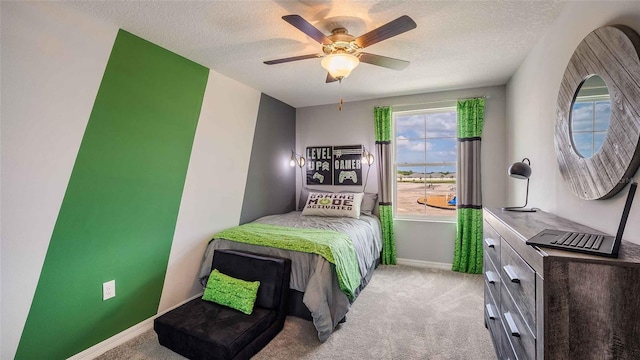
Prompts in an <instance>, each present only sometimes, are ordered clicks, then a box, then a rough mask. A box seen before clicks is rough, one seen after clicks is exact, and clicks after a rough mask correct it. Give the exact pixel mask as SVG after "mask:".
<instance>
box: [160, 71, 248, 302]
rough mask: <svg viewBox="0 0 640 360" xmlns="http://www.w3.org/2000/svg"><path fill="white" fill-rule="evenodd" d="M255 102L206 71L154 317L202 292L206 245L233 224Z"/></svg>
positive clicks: (243, 180) (242, 90)
mask: <svg viewBox="0 0 640 360" xmlns="http://www.w3.org/2000/svg"><path fill="white" fill-rule="evenodd" d="M259 103H260V92H259V91H257V90H255V89H253V88H250V87H248V86H246V85H244V84H241V83H239V82H237V81H235V80H232V79H230V78H228V77H225V76H223V75H220V74H218V73H216V72H214V71H210V72H209V80H208V81H207V89H206V90H205V94H204V99H203V102H202V111H201V113H200V119H199V120H198V128H197V129H196V136H195V139H194V141H193V150H192V153H191V159H190V160H189V169H188V171H187V177H186V180H185V184H184V191H183V193H182V201H181V202H180V210H179V213H178V221H177V223H176V230H175V234H174V237H173V243H172V245H171V254H170V256H169V264H168V267H167V275H166V277H165V281H164V287H163V288H162V297H161V299H160V306H159V309H158V311H159V312H162V311H164V310H166V309H168V308H170V307H172V306H174V305H175V304H178V303H180V302H181V301H183V300H185V299H188V298H190V297H192V296H193V295H195V294H197V293H198V292H201V291H202V286H201V285H200V283H199V282H198V281H197V280H196V279H197V274H198V271H199V270H200V262H201V260H202V255H203V254H204V250H205V247H206V245H207V242H208V241H209V240H210V239H211V235H213V234H214V233H216V232H218V231H221V230H223V229H225V228H228V227H231V226H236V225H238V222H239V220H240V212H241V210H242V199H243V198H244V191H245V185H246V182H247V178H246V176H242V175H240V174H247V172H248V171H249V159H250V157H251V144H252V143H253V133H254V129H255V126H256V119H257V116H258V105H259ZM229 119H233V121H230V120H229ZM221 154H224V155H222V156H221ZM224 174H239V175H238V176H225V175H224ZM223 189H224V190H223Z"/></svg>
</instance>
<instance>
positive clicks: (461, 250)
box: [452, 98, 484, 274]
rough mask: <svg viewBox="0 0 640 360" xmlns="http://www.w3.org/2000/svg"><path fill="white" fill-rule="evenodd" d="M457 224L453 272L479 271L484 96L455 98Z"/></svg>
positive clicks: (480, 260) (480, 265) (480, 266)
mask: <svg viewBox="0 0 640 360" xmlns="http://www.w3.org/2000/svg"><path fill="white" fill-rule="evenodd" d="M457 110H458V165H457V173H458V174H457V176H458V186H457V187H458V191H457V194H456V196H457V200H456V202H457V208H458V227H457V234H456V243H455V249H454V254H453V266H452V270H453V271H460V272H466V273H472V274H481V273H482V192H481V188H482V186H481V185H482V184H481V181H480V180H481V179H480V148H481V146H480V145H481V138H482V125H483V123H484V98H475V99H466V100H460V101H458V106H457Z"/></svg>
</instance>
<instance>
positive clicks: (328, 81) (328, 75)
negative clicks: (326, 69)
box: [325, 73, 338, 84]
mask: <svg viewBox="0 0 640 360" xmlns="http://www.w3.org/2000/svg"><path fill="white" fill-rule="evenodd" d="M334 81H338V79H336V78H334V77H333V76H331V74H330V73H327V80H326V81H325V83H327V84H328V83H332V82H334Z"/></svg>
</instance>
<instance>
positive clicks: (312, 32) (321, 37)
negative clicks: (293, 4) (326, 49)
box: [282, 15, 333, 45]
mask: <svg viewBox="0 0 640 360" xmlns="http://www.w3.org/2000/svg"><path fill="white" fill-rule="evenodd" d="M282 19H283V20H284V21H286V22H288V23H289V24H291V25H293V26H295V27H296V28H297V29H298V30H300V31H302V32H303V33H305V34H307V35H308V36H309V37H310V38H312V39H313V40H315V41H317V42H319V43H320V44H322V45H331V44H332V43H333V41H331V39H329V38H328V37H327V36H326V35H325V34H323V33H322V31H320V30H318V29H317V28H316V27H315V26H313V25H311V24H310V23H309V22H308V21H307V20H305V19H303V18H302V16H300V15H285V16H283V17H282Z"/></svg>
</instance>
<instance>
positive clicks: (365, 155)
mask: <svg viewBox="0 0 640 360" xmlns="http://www.w3.org/2000/svg"><path fill="white" fill-rule="evenodd" d="M373 159H374V158H373V154H372V153H370V152H369V151H368V150H367V148H366V147H364V146H363V147H362V162H363V163H364V164H367V165H369V166H371V164H373Z"/></svg>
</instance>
